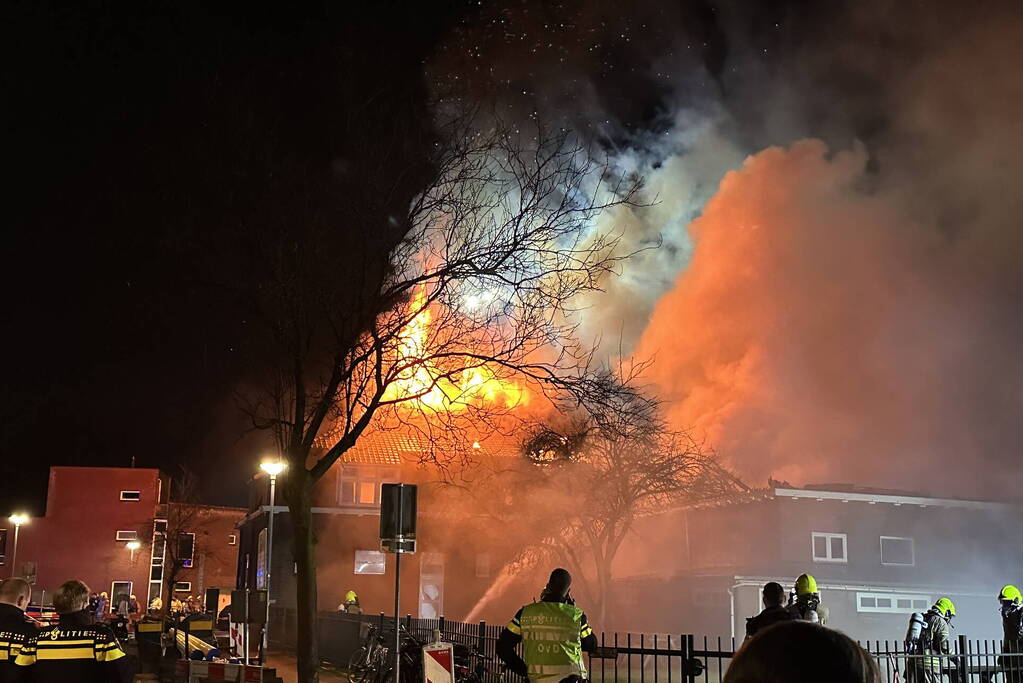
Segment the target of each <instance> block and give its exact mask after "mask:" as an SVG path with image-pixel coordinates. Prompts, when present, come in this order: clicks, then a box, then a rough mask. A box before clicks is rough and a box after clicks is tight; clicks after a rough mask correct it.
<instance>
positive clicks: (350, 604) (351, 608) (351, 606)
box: [337, 591, 362, 614]
mask: <svg viewBox="0 0 1023 683" xmlns="http://www.w3.org/2000/svg"><path fill="white" fill-rule="evenodd" d="M337 611H338V612H347V613H348V614H362V605H360V604H359V595H358V594H357V593H356V592H355V591H348V592H347V593H345V601H344V602H342V603H341V605H340V606H339V607H338V608H337Z"/></svg>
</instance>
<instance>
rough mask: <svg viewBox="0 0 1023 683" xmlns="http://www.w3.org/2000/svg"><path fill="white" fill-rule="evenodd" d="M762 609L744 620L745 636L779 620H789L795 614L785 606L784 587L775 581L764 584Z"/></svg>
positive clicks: (748, 636)
mask: <svg viewBox="0 0 1023 683" xmlns="http://www.w3.org/2000/svg"><path fill="white" fill-rule="evenodd" d="M763 599H764V609H763V610H762V611H761V612H760V614H758V615H757V616H755V617H750V618H749V619H747V620H746V637H747V638H752V637H753V636H754V635H756V633H757V631H760V630H761V629H764V628H767V627H768V626H770V625H771V624H776V623H778V622H779V621H791V620H792V619H795V618H796V617H795V614H793V612H792V611H790V610H789V609H787V608H786V607H785V589H784V588H782V585H781V584H780V583H778V582H776V581H771V582H768V583H765V584H764V590H763Z"/></svg>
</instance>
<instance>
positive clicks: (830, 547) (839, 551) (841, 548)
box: [811, 531, 849, 562]
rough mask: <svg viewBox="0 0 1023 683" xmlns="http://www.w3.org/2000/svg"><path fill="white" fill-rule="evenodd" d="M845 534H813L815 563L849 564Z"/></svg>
mask: <svg viewBox="0 0 1023 683" xmlns="http://www.w3.org/2000/svg"><path fill="white" fill-rule="evenodd" d="M845 540H846V535H845V534H827V533H821V532H819V531H814V532H813V533H812V534H811V541H812V544H813V561H814V562H848V561H849V560H848V558H847V557H846V552H845Z"/></svg>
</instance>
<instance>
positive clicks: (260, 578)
mask: <svg viewBox="0 0 1023 683" xmlns="http://www.w3.org/2000/svg"><path fill="white" fill-rule="evenodd" d="M256 588H259V589H262V588H266V529H260V531H259V536H257V537H256Z"/></svg>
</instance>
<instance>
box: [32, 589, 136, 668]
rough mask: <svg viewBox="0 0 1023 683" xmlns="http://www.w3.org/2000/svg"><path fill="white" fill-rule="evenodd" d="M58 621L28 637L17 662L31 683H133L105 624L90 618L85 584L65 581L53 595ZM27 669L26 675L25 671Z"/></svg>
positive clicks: (119, 645)
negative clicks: (100, 682)
mask: <svg viewBox="0 0 1023 683" xmlns="http://www.w3.org/2000/svg"><path fill="white" fill-rule="evenodd" d="M53 607H54V609H56V610H57V614H58V615H60V621H59V623H57V624H56V625H54V626H47V627H46V628H43V629H41V630H40V631H39V633H38V634H37V635H36V636H34V637H31V638H29V639H28V640H27V641H26V642H25V645H24V646H23V647H22V648H21V652H19V653H18V657H17V659H16V660H15V663H16V664H17V665H18V667H19V673H20V674H22V678H26V679H29V680H32V681H34V683H92V682H93V681H103V682H104V683H131V679H132V666H131V664H130V662H129V660H128V658H127V656H126V655H125V653H124V650H122V649H121V644H120V643H119V642H117V638H116V636H114V633H113V631H111V630H110V628H109V627H108V626H105V625H103V624H96V623H94V622H93V618H92V617H93V615H92V614H90V613H89V609H88V607H89V588H88V586H86V585H85V584H84V583H82V582H81V581H65V582H64V583H62V584H61V585H60V588H58V589H57V590H56V592H55V593H54V594H53ZM26 674H27V675H26Z"/></svg>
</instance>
